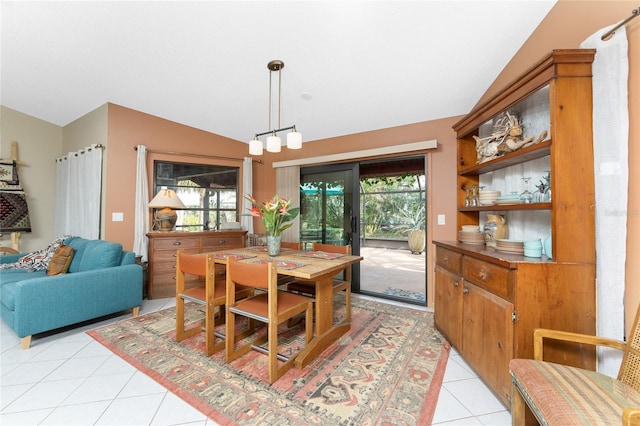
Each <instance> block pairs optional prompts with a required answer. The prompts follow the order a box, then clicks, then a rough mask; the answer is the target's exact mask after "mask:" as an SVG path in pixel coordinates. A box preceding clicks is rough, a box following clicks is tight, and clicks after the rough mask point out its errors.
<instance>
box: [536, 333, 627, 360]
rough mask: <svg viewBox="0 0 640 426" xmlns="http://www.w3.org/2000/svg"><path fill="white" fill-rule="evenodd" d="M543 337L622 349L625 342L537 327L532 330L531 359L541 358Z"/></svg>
mask: <svg viewBox="0 0 640 426" xmlns="http://www.w3.org/2000/svg"><path fill="white" fill-rule="evenodd" d="M543 338H547V339H554V340H564V341H566V342H574V343H586V344H589V345H594V346H606V347H609V348H614V349H619V350H621V351H623V350H624V349H625V347H626V343H624V342H623V341H620V340H616V339H609V338H607V337H598V336H592V335H589V334H581V333H572V332H570V331H559V330H549V329H545V328H537V329H535V330H534V331H533V359H535V360H538V361H542V360H543V354H542V352H543Z"/></svg>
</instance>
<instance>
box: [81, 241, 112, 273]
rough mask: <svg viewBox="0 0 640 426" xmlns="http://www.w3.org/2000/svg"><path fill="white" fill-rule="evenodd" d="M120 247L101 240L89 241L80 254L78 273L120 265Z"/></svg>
mask: <svg viewBox="0 0 640 426" xmlns="http://www.w3.org/2000/svg"><path fill="white" fill-rule="evenodd" d="M121 255H122V245H121V244H120V243H112V242H108V241H102V240H91V241H88V242H87V245H86V247H85V249H84V253H83V254H82V260H81V262H80V265H79V268H78V271H79V272H82V271H91V270H94V269H103V268H111V267H113V266H118V265H120V257H121Z"/></svg>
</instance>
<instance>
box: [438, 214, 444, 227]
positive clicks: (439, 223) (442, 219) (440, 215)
mask: <svg viewBox="0 0 640 426" xmlns="http://www.w3.org/2000/svg"><path fill="white" fill-rule="evenodd" d="M445 223H446V221H445V217H444V215H443V214H439V215H438V225H444V224H445Z"/></svg>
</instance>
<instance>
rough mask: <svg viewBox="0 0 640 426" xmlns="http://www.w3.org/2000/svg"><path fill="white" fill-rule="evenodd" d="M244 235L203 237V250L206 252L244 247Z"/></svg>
mask: <svg viewBox="0 0 640 426" xmlns="http://www.w3.org/2000/svg"><path fill="white" fill-rule="evenodd" d="M243 239H244V237H242V236H237V237H236V236H233V237H228V236H220V237H215V236H214V237H202V251H203V252H204V253H207V252H210V251H216V250H225V249H228V248H238V247H244V244H243V243H242V241H243Z"/></svg>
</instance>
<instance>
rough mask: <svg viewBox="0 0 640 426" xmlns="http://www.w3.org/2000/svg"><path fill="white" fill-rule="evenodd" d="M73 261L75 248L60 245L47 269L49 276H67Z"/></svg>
mask: <svg viewBox="0 0 640 426" xmlns="http://www.w3.org/2000/svg"><path fill="white" fill-rule="evenodd" d="M72 260H73V247H71V246H67V245H64V244H60V246H58V248H57V249H56V251H55V253H54V254H53V257H52V258H51V261H50V262H49V266H48V267H47V275H60V274H66V273H67V270H68V269H69V265H71V261H72Z"/></svg>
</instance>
